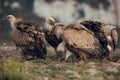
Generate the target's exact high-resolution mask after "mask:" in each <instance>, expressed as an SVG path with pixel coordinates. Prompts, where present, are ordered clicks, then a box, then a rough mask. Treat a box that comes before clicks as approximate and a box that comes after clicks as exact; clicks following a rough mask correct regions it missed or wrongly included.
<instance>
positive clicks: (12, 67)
mask: <svg viewBox="0 0 120 80" xmlns="http://www.w3.org/2000/svg"><path fill="white" fill-rule="evenodd" d="M2 53H3V55H2V56H1V60H0V80H120V62H119V60H118V61H117V62H110V61H104V60H103V61H100V60H96V59H94V60H93V59H91V60H88V61H86V62H81V63H80V64H79V65H77V64H75V63H70V62H69V63H68V62H64V61H59V59H58V58H56V57H55V55H48V56H47V59H46V60H32V61H25V60H23V59H22V58H21V57H20V52H19V51H16V50H15V49H13V50H11V51H7V50H6V51H5V50H0V54H2ZM8 53H9V55H8ZM113 58H117V59H119V58H120V53H119V52H118V53H117V54H115V55H114V56H113Z"/></svg>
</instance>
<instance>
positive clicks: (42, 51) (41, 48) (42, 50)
mask: <svg viewBox="0 0 120 80" xmlns="http://www.w3.org/2000/svg"><path fill="white" fill-rule="evenodd" d="M35 52H36V54H35V56H36V58H37V59H45V58H46V46H45V44H44V43H41V44H37V43H36V45H35Z"/></svg>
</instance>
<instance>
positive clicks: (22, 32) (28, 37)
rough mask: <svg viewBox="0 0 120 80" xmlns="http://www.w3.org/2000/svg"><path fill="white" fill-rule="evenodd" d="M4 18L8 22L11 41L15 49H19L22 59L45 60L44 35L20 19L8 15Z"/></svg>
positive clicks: (34, 26) (31, 24) (32, 24)
mask: <svg viewBox="0 0 120 80" xmlns="http://www.w3.org/2000/svg"><path fill="white" fill-rule="evenodd" d="M6 18H7V19H8V20H9V21H10V24H11V28H12V32H11V33H12V34H11V35H12V39H13V41H14V43H15V44H16V46H17V47H20V48H21V50H22V52H23V54H24V57H25V58H26V59H29V58H28V56H29V55H30V56H32V58H33V59H34V58H38V59H41V58H43V59H44V58H46V46H45V43H44V39H45V37H44V33H43V32H42V31H41V32H40V31H39V30H38V25H36V24H35V23H31V22H25V21H23V20H22V19H20V18H15V16H13V15H8V16H6Z"/></svg>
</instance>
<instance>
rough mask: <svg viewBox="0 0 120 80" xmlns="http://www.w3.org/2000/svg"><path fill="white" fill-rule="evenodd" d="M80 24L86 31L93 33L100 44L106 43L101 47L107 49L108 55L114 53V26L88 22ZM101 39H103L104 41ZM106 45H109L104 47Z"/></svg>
mask: <svg viewBox="0 0 120 80" xmlns="http://www.w3.org/2000/svg"><path fill="white" fill-rule="evenodd" d="M80 24H82V25H84V26H85V27H86V28H87V29H89V30H91V31H92V32H94V33H95V35H96V37H97V38H98V39H99V41H100V43H101V44H102V43H106V44H105V45H103V47H104V48H107V47H108V49H109V53H112V52H113V51H115V48H116V45H117V41H118V34H117V31H116V27H115V26H112V25H107V24H104V23H101V22H97V21H90V20H88V21H83V22H80ZM101 37H104V39H103V38H101ZM107 44H109V45H110V47H109V46H106V45H107Z"/></svg>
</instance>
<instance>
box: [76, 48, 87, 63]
mask: <svg viewBox="0 0 120 80" xmlns="http://www.w3.org/2000/svg"><path fill="white" fill-rule="evenodd" d="M78 56H80V58H81V60H85V61H86V60H87V58H88V56H87V55H86V54H85V53H84V52H83V51H80V50H79V53H78Z"/></svg>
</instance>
